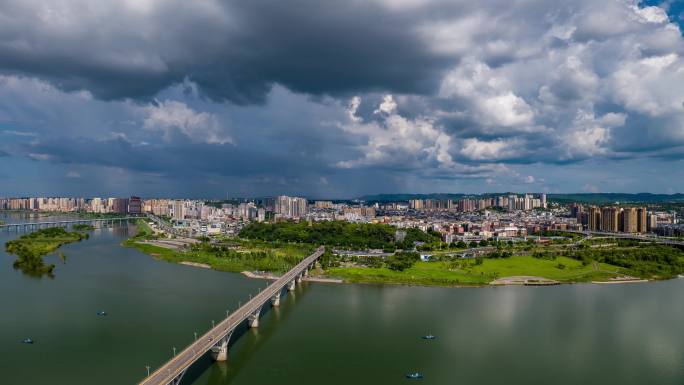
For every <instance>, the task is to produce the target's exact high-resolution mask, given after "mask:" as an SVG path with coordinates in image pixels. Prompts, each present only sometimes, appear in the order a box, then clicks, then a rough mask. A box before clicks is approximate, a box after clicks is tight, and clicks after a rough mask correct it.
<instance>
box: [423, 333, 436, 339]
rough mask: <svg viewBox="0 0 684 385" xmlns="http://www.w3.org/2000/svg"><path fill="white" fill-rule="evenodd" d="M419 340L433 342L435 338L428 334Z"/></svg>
mask: <svg viewBox="0 0 684 385" xmlns="http://www.w3.org/2000/svg"><path fill="white" fill-rule="evenodd" d="M421 338H422V339H424V340H434V339H435V338H437V337H435V336H433V335H432V334H428V335H426V336H422V337H421Z"/></svg>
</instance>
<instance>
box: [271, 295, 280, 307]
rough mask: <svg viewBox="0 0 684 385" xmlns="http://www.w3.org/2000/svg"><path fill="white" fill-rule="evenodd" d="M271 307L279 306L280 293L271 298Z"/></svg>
mask: <svg viewBox="0 0 684 385" xmlns="http://www.w3.org/2000/svg"><path fill="white" fill-rule="evenodd" d="M271 305H272V306H273V307H277V306H280V291H279V292H278V293H277V294H276V295H274V296H273V297H271Z"/></svg>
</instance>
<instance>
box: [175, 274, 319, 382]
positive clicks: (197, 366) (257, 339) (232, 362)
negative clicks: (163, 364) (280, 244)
mask: <svg viewBox="0 0 684 385" xmlns="http://www.w3.org/2000/svg"><path fill="white" fill-rule="evenodd" d="M308 286H309V283H308V282H302V283H301V284H298V285H297V287H296V288H295V290H294V292H288V291H287V290H286V289H285V288H283V290H282V291H281V296H280V306H279V307H274V306H272V305H271V301H268V302H267V303H266V304H265V305H264V306H263V307H262V308H261V313H260V314H259V327H257V328H250V327H249V326H248V323H247V321H246V320H245V321H243V322H242V323H240V324H239V325H238V326H237V327H236V328H235V331H234V332H233V336H232V337H231V338H230V341H229V344H228V360H227V361H224V362H217V361H214V359H213V358H212V357H211V352H207V353H206V354H204V355H203V356H202V357H200V358H199V359H198V360H197V361H195V363H194V364H192V365H191V366H190V367H189V368H188V370H187V372H186V373H185V376H183V380H182V381H181V383H180V385H191V384H193V383H194V382H195V381H197V380H198V379H199V378H200V376H202V375H203V374H204V373H205V372H206V371H207V370H211V369H212V366H214V365H215V366H216V367H217V368H218V370H213V371H212V372H211V373H210V377H209V378H208V381H207V382H208V383H212V384H216V383H222V384H228V383H230V382H231V381H232V379H233V378H234V377H235V376H236V375H237V373H238V369H239V367H240V366H242V364H243V363H244V362H245V361H246V360H248V359H249V358H250V357H251V356H252V355H253V354H254V353H255V352H256V351H258V350H259V349H260V347H261V345H263V344H264V343H266V342H267V341H268V340H269V339H270V337H271V336H272V335H273V334H274V333H276V332H277V330H278V324H279V323H280V322H281V321H283V320H284V319H285V318H286V317H287V316H288V315H289V314H290V312H292V311H294V310H295V308H296V307H295V306H294V305H295V304H296V302H297V301H299V300H301V299H302V298H303V297H304V296H305V295H306V293H307V291H308V290H307V289H308ZM245 334H246V336H245ZM243 336H244V337H245V338H244V340H243V338H242V337H243ZM236 345H237V346H236Z"/></svg>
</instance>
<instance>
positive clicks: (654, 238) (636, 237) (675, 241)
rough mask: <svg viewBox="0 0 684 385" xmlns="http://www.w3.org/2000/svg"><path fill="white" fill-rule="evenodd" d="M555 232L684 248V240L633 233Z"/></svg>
mask: <svg viewBox="0 0 684 385" xmlns="http://www.w3.org/2000/svg"><path fill="white" fill-rule="evenodd" d="M554 231H558V232H564V233H572V234H581V235H584V236H587V237H591V236H599V237H608V238H622V239H634V240H638V241H644V242H655V243H662V244H666V245H677V246H684V240H679V239H676V238H668V237H659V236H657V235H647V234H632V233H610V232H605V231H591V230H584V231H579V230H554Z"/></svg>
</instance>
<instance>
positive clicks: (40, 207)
mask: <svg viewBox="0 0 684 385" xmlns="http://www.w3.org/2000/svg"><path fill="white" fill-rule="evenodd" d="M0 210H29V211H52V212H55V211H57V212H88V213H100V214H104V213H115V214H140V213H142V200H141V199H140V198H139V197H130V198H91V199H86V198H64V197H51V198H44V197H38V198H0Z"/></svg>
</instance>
